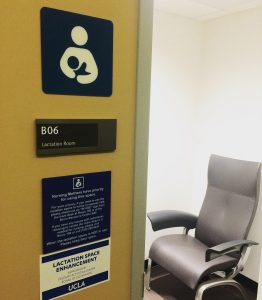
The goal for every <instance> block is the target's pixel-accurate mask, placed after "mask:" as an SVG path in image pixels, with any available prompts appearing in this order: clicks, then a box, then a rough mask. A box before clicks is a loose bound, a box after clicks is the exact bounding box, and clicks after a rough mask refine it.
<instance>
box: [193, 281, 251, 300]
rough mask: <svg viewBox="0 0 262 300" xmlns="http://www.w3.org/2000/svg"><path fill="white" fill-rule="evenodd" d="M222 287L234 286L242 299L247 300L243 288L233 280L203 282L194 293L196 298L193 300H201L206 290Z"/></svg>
mask: <svg viewBox="0 0 262 300" xmlns="http://www.w3.org/2000/svg"><path fill="white" fill-rule="evenodd" d="M223 285H231V286H234V287H236V288H237V289H238V290H239V292H240V293H241V295H242V297H243V299H247V295H246V292H245V290H244V289H243V287H242V286H241V285H240V284H239V283H238V282H237V281H235V280H233V279H213V280H210V281H208V282H206V283H205V282H204V283H202V284H201V285H200V286H199V287H198V289H197V291H196V297H195V300H202V298H203V294H204V292H205V291H206V290H208V289H210V288H213V287H216V286H223Z"/></svg>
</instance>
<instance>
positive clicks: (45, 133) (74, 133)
mask: <svg viewBox="0 0 262 300" xmlns="http://www.w3.org/2000/svg"><path fill="white" fill-rule="evenodd" d="M116 126H117V121H116V120H115V119H100V120H96V119H88V120H81V119H76V120H74V119H69V120H68V119H38V120H36V144H37V148H36V153H37V155H38V156H50V155H60V154H77V153H93V152H107V151H114V150H115V149H116Z"/></svg>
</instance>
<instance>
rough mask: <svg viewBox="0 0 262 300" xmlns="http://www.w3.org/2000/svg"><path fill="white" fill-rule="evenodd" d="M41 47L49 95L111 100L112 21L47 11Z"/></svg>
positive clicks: (44, 81)
mask: <svg viewBox="0 0 262 300" xmlns="http://www.w3.org/2000/svg"><path fill="white" fill-rule="evenodd" d="M41 47H42V87H43V91H44V92H45V93H48V94H64V95H86V96H111V94H112V73H113V23H112V22H111V21H109V20H104V19H99V18H95V17H89V16H85V15H80V14H76V13H72V12H67V11H62V10H57V9H53V8H47V7H43V8H42V9H41Z"/></svg>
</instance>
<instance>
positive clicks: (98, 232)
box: [42, 171, 111, 253]
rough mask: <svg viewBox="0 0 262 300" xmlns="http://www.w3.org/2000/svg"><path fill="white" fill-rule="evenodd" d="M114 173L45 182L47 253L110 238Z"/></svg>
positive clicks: (44, 216)
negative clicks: (112, 179) (112, 178)
mask: <svg viewBox="0 0 262 300" xmlns="http://www.w3.org/2000/svg"><path fill="white" fill-rule="evenodd" d="M110 203H111V172H110V171H107V172H99V173H88V174H77V175H70V176H61V177H53V178H44V179H42V206H43V212H42V213H43V252H44V253H50V252H54V251H60V250H64V249H66V248H70V247H75V246H79V245H82V244H85V243H89V242H93V241H98V240H101V239H105V238H108V237H109V236H110Z"/></svg>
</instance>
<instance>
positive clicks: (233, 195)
mask: <svg viewBox="0 0 262 300" xmlns="http://www.w3.org/2000/svg"><path fill="white" fill-rule="evenodd" d="M260 168H261V165H260V163H256V162H249V161H242V160H236V159H231V158H225V157H221V156H217V155H212V156H211V158H210V161H209V167H208V186H207V191H206V195H205V199H204V202H203V205H202V208H201V211H200V214H199V216H198V217H196V216H194V215H192V214H188V213H184V212H179V211H158V212H151V213H149V214H148V218H149V219H150V221H151V224H152V228H153V230H154V231H157V230H161V229H165V228H171V227H183V228H184V233H183V234H174V235H167V236H163V237H160V238H158V239H157V240H156V241H154V242H153V244H152V246H151V248H150V252H149V261H148V268H147V274H146V288H147V289H148V290H150V279H151V263H152V261H154V262H155V263H157V264H158V265H160V266H162V267H163V268H164V269H165V270H167V271H168V272H170V273H171V274H173V275H174V276H175V277H176V278H178V279H179V280H181V281H182V282H184V283H185V284H186V285H187V286H188V287H189V288H191V289H192V290H195V291H196V298H195V299H196V300H200V299H202V296H203V293H204V291H205V290H207V289H209V288H212V287H215V286H219V285H233V286H235V287H237V288H238V289H239V291H240V292H241V293H242V295H243V297H244V298H245V292H244V290H243V288H242V287H241V285H240V284H239V283H237V282H236V281H235V280H233V278H234V277H235V276H236V275H237V274H238V273H239V272H241V271H242V270H243V267H244V264H245V262H246V260H247V257H248V254H249V251H250V247H251V246H253V245H257V243H255V242H253V241H249V240H246V238H247V235H248V232H249V229H250V227H251V224H252V221H253V219H254V215H255V211H256V207H257V202H258V191H259V177H260V176H259V175H260ZM190 229H195V237H192V236H190V235H188V234H187V233H188V231H189V230H190ZM218 273H219V275H220V276H219V277H216V278H215V279H214V278H213V279H211V277H212V276H211V275H212V274H218ZM213 277H214V276H213Z"/></svg>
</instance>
